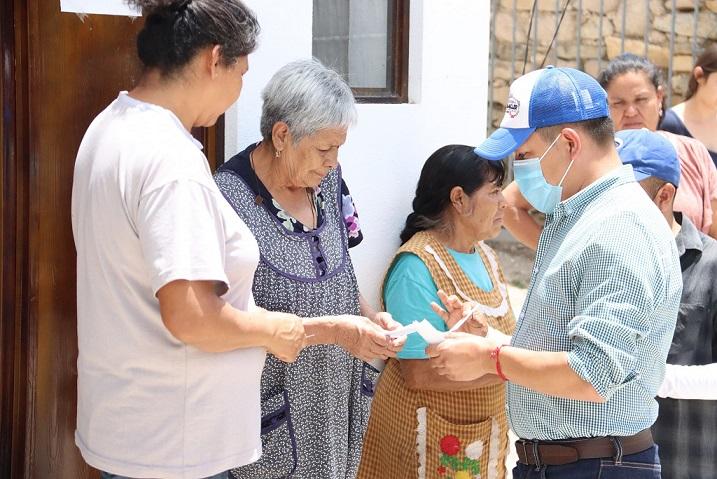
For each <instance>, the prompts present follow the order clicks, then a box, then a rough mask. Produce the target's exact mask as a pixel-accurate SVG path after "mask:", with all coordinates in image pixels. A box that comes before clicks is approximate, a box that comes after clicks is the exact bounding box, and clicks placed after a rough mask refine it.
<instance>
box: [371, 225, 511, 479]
mask: <svg viewBox="0 0 717 479" xmlns="http://www.w3.org/2000/svg"><path fill="white" fill-rule="evenodd" d="M476 250H477V251H478V252H479V254H480V256H481V258H482V259H483V263H484V264H485V266H486V269H487V270H488V274H489V275H490V279H491V281H492V284H493V289H492V290H491V291H488V292H486V291H483V290H481V289H480V288H478V287H477V286H475V285H474V284H473V282H472V281H470V279H469V278H468V277H467V276H466V274H465V273H464V272H463V270H462V269H461V268H460V267H459V266H458V264H457V263H456V261H455V259H454V258H453V256H451V254H450V253H449V252H448V251H447V250H446V248H445V247H443V246H442V245H441V244H440V243H439V242H438V241H436V240H435V239H434V238H433V236H431V235H430V233H427V232H421V233H417V234H416V235H415V236H414V237H413V238H411V240H409V241H408V242H407V243H406V244H405V245H403V246H402V247H401V248H400V249H399V250H398V252H397V254H396V257H395V258H394V260H393V262H395V261H396V258H398V256H399V255H401V254H403V253H413V254H415V255H417V256H418V257H419V258H420V259H421V260H422V261H423V263H424V264H425V265H426V266H427V267H428V270H429V271H430V273H431V277H432V278H433V281H434V282H435V283H436V285H437V286H438V287H439V288H441V289H443V290H444V291H445V292H446V293H448V294H455V295H457V296H458V297H460V298H461V299H462V300H468V299H471V300H473V301H477V302H478V303H480V304H481V305H482V308H481V311H482V312H483V313H484V314H485V315H486V316H487V317H488V320H489V321H488V322H489V324H490V325H491V326H492V327H494V328H496V329H497V330H499V331H501V332H503V333H505V334H512V332H513V328H514V327H515V318H514V317H513V312H512V308H511V307H510V303H509V301H508V294H507V288H506V286H505V278H504V276H503V272H502V270H501V268H500V266H499V265H498V262H497V259H496V256H495V253H494V252H493V251H492V250H491V249H490V248H489V247H488V246H486V245H485V244H483V243H482V242H480V243H478V244H477V245H476ZM392 266H393V263H392ZM389 271H390V269H389ZM384 286H385V280H384ZM416 319H420V318H416ZM508 447H509V445H508V424H507V418H506V411H505V386H504V385H503V384H497V385H493V386H487V387H483V388H479V389H474V390H471V391H455V392H438V391H424V390H419V391H412V390H409V389H408V388H407V387H406V385H405V383H404V381H403V377H402V376H401V370H400V366H399V362H398V361H397V360H395V359H391V360H389V361H388V363H387V365H386V368H385V369H384V371H383V373H382V375H381V378H380V380H379V383H378V386H377V387H376V395H375V397H374V401H373V405H372V411H371V418H370V420H369V425H368V429H367V431H366V438H365V441H364V450H363V456H362V458H361V465H360V467H359V474H358V478H359V479H378V478H381V479H383V478H387V479H388V478H391V479H416V478H418V479H424V478H445V479H503V478H505V477H506V471H505V459H506V455H507V452H508Z"/></svg>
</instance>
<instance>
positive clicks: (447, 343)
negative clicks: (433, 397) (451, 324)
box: [426, 333, 495, 381]
mask: <svg viewBox="0 0 717 479" xmlns="http://www.w3.org/2000/svg"><path fill="white" fill-rule="evenodd" d="M493 349H495V344H494V343H493V342H492V341H491V340H489V339H486V338H482V337H480V336H476V335H474V334H466V333H448V334H446V337H445V340H444V341H442V342H441V343H440V344H433V345H430V346H429V347H428V348H426V354H428V356H429V357H430V358H431V365H432V366H433V368H434V370H435V371H436V373H438V374H439V375H441V376H445V377H446V378H448V379H450V380H451V381H473V380H474V379H478V378H480V377H482V376H485V375H486V374H490V373H493V372H494V371H493V365H492V363H491V360H490V352H491V351H492V350H493Z"/></svg>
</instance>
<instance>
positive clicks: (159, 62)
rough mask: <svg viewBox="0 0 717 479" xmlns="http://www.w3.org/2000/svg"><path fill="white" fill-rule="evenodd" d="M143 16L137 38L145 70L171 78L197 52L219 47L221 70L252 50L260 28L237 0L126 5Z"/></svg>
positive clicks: (154, 0) (144, 0) (148, 0)
mask: <svg viewBox="0 0 717 479" xmlns="http://www.w3.org/2000/svg"><path fill="white" fill-rule="evenodd" d="M126 1H127V3H128V4H129V5H131V6H136V7H139V8H141V9H142V12H143V13H144V14H145V15H146V16H147V19H146V20H145V23H144V28H142V31H141V32H139V35H138V36H137V53H138V54H139V58H140V60H141V61H142V63H143V64H144V66H145V68H150V69H157V70H158V71H159V72H160V73H161V74H162V75H163V76H167V75H171V74H172V73H175V72H176V71H178V70H180V69H181V68H182V67H184V66H185V65H187V64H188V63H189V62H190V61H191V60H192V58H194V56H195V55H196V54H197V53H198V52H199V50H201V49H202V48H205V47H209V46H214V45H219V46H220V48H221V54H222V63H223V64H224V66H229V65H232V64H234V63H235V62H236V61H237V59H238V58H239V57H242V56H245V55H248V54H250V53H251V52H253V51H254V49H255V48H256V43H257V35H258V34H259V23H258V22H257V20H256V16H255V15H254V13H253V12H252V11H251V10H250V9H249V8H247V7H246V6H245V5H244V4H243V3H242V2H241V0H126Z"/></svg>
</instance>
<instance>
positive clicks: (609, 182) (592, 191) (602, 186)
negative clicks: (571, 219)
mask: <svg viewBox="0 0 717 479" xmlns="http://www.w3.org/2000/svg"><path fill="white" fill-rule="evenodd" d="M634 181H635V174H634V173H633V172H632V165H622V166H621V167H619V168H616V169H614V170H612V171H610V172H609V173H607V174H606V175H604V176H602V177H600V178H598V179H597V180H595V181H594V182H593V183H591V184H590V185H588V186H587V187H585V188H583V189H582V190H580V191H578V192H577V193H575V194H574V195H573V196H571V197H570V198H568V199H566V200H564V201H561V202H560V203H558V205H557V206H556V207H555V211H554V212H553V214H552V218H553V219H554V220H556V219H560V218H561V217H563V216H569V215H571V214H572V213H573V212H574V211H576V210H579V209H581V208H583V207H584V206H585V205H587V204H589V203H591V202H592V201H593V200H594V199H595V198H597V197H598V196H600V195H601V194H603V193H604V192H605V191H607V190H611V189H612V188H615V187H617V186H621V185H624V184H626V183H633V182H634Z"/></svg>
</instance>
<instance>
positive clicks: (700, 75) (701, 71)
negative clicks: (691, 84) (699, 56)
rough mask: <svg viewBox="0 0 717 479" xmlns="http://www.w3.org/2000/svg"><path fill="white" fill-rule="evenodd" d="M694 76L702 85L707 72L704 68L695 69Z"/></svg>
mask: <svg viewBox="0 0 717 479" xmlns="http://www.w3.org/2000/svg"><path fill="white" fill-rule="evenodd" d="M692 76H694V77H695V80H697V83H700V81H704V79H705V71H704V69H703V68H702V67H695V68H694V70H692Z"/></svg>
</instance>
